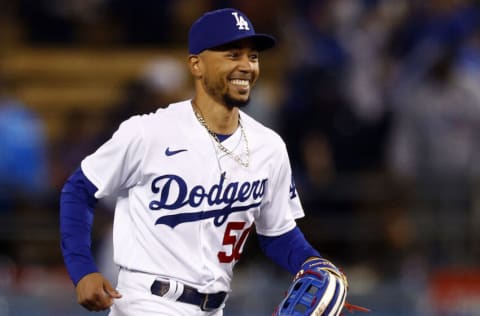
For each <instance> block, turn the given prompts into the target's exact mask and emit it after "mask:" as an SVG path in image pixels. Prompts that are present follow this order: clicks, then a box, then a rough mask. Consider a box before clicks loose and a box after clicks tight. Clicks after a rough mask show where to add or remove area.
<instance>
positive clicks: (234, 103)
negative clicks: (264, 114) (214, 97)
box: [223, 94, 250, 108]
mask: <svg viewBox="0 0 480 316" xmlns="http://www.w3.org/2000/svg"><path fill="white" fill-rule="evenodd" d="M223 100H224V102H225V104H226V105H227V106H229V107H232V108H233V107H237V108H243V107H246V106H247V105H248V104H249V103H250V94H246V95H238V96H231V95H229V94H227V95H225V96H224V97H223Z"/></svg>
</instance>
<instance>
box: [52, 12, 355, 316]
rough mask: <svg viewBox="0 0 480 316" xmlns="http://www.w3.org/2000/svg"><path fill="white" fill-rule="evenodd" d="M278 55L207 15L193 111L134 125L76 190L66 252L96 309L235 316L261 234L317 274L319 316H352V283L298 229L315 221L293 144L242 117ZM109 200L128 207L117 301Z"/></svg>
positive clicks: (193, 56) (192, 39) (160, 114)
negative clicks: (265, 56) (250, 240)
mask: <svg viewBox="0 0 480 316" xmlns="http://www.w3.org/2000/svg"><path fill="white" fill-rule="evenodd" d="M274 44H275V39H274V38H273V37H271V36H270V35H265V34H258V33H255V30H254V28H253V25H252V24H251V22H250V21H249V19H248V18H247V17H246V16H245V15H244V14H243V13H242V12H240V11H238V10H235V9H221V10H216V11H212V12H207V13H206V14H204V15H203V16H201V17H200V18H199V19H198V20H197V21H196V22H195V23H194V24H193V25H192V27H191V29H190V33H189V56H188V67H189V69H190V72H191V74H192V76H193V78H194V81H195V96H194V97H193V99H191V100H185V101H181V102H178V103H174V104H170V105H169V106H168V107H167V108H163V107H161V108H160V109H159V110H157V111H156V112H155V113H150V114H145V115H137V116H133V117H131V118H129V119H128V120H126V121H125V122H123V123H122V124H121V125H120V127H119V129H118V130H117V131H116V132H115V133H114V135H113V136H112V138H111V139H110V140H109V141H107V142H106V143H105V144H103V145H102V146H101V147H100V148H98V149H97V151H95V152H94V153H92V154H91V155H89V156H87V157H86V158H85V159H84V160H83V161H82V163H81V167H80V168H79V169H78V170H77V171H75V172H74V173H73V175H72V176H71V177H70V178H69V180H68V181H67V183H66V184H65V186H64V188H63V190H62V193H61V209H60V219H61V221H60V228H61V241H62V252H63V256H64V259H65V264H66V267H67V270H68V272H69V274H70V276H71V278H72V281H73V283H74V284H75V286H76V292H77V298H78V302H79V303H80V304H81V305H83V306H84V307H85V308H87V309H88V310H91V311H99V310H104V309H108V308H110V310H111V311H110V315H113V316H118V315H134V316H149V315H152V316H153V315H171V316H179V315H180V316H182V315H185V316H191V315H202V316H203V315H216V316H219V315H223V308H224V306H225V302H226V301H227V298H228V293H229V292H230V282H231V279H232V277H233V268H234V265H235V264H236V262H237V261H238V260H239V259H240V256H241V254H242V251H243V246H244V244H245V241H246V239H247V237H248V235H249V232H250V231H251V229H252V228H253V227H255V229H256V232H257V234H258V236H259V242H260V245H261V247H262V249H263V250H264V252H265V253H266V255H267V256H268V257H270V258H272V260H273V261H274V262H276V263H277V264H279V265H280V266H282V267H284V268H285V269H286V270H288V271H289V272H291V273H292V274H297V273H298V272H299V271H301V274H303V273H304V271H313V270H315V273H316V274H315V275H318V276H319V278H320V279H321V282H322V285H321V286H320V287H319V288H318V291H317V294H316V295H317V296H318V297H319V298H320V299H318V302H319V303H321V304H320V305H319V307H318V308H317V306H316V305H315V304H313V303H312V304H313V305H315V306H314V310H316V312H317V314H318V315H338V314H339V313H340V311H341V310H342V308H343V304H344V302H345V296H346V290H347V285H346V279H345V277H344V275H343V274H342V273H341V272H340V271H338V269H337V268H336V267H335V266H334V265H333V264H331V263H330V262H329V261H327V260H325V259H322V258H321V257H320V255H319V253H318V251H316V250H315V249H313V248H312V246H311V245H310V244H309V243H308V242H307V241H306V240H305V238H304V236H303V234H302V233H301V231H300V230H299V229H298V227H297V226H296V222H295V220H296V219H297V218H300V217H303V216H304V211H303V209H302V206H301V203H300V200H299V197H298V194H297V191H296V189H295V184H294V182H293V177H292V172H291V168H290V162H289V159H288V154H287V150H286V147H285V144H284V142H283V140H282V139H281V138H280V137H279V136H278V135H277V134H276V133H275V132H274V131H272V130H270V129H268V128H266V127H265V126H263V125H261V124H260V123H259V122H257V121H256V120H254V119H253V118H252V117H250V116H248V115H247V114H246V113H244V112H243V111H242V110H241V109H240V108H242V107H244V106H246V105H247V104H248V102H249V100H250V95H251V92H252V89H253V87H254V85H255V82H256V81H257V79H258V77H259V74H260V67H259V53H260V52H261V51H263V50H265V49H268V48H271V47H273V46H274ZM109 195H114V196H115V197H116V201H117V202H116V208H115V219H114V226H113V240H114V261H115V263H116V264H117V265H118V266H119V267H120V272H119V275H118V285H117V286H116V289H114V288H113V287H112V285H111V284H110V282H109V281H108V280H107V279H105V277H104V276H103V275H102V274H100V273H99V272H98V270H97V268H96V265H95V263H94V260H93V257H92V253H91V249H90V231H91V226H92V221H93V209H94V206H95V203H96V201H97V199H100V198H103V197H105V196H109ZM301 274H297V275H298V276H300V275H301ZM312 275H313V273H312ZM313 285H314V284H313ZM313 285H312V286H313ZM324 293H326V294H325V295H324ZM315 302H317V300H315ZM288 304H290V301H288ZM312 304H309V305H310V308H312V306H313V305H312ZM291 305H292V306H294V304H291ZM317 305H318V304H317ZM272 309H273V307H272ZM320 309H321V310H320ZM324 310H325V314H323V311H324ZM278 311H279V312H280V313H281V315H294V314H293V313H294V311H292V310H290V311H287V310H285V309H282V307H281V306H280V308H279V309H278ZM304 314H305V315H307V314H306V313H304ZM295 315H297V314H295ZM308 315H309V314H308Z"/></svg>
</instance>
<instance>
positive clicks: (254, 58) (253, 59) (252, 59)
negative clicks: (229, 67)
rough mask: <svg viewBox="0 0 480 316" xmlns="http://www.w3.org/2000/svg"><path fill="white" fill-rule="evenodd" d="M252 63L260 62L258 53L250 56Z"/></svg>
mask: <svg viewBox="0 0 480 316" xmlns="http://www.w3.org/2000/svg"><path fill="white" fill-rule="evenodd" d="M249 58H250V60H251V61H257V60H258V53H254V54H250V56H249Z"/></svg>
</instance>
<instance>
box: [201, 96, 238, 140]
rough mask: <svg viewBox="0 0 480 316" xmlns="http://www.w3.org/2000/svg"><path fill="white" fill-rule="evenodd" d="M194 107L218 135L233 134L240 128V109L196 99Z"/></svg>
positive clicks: (208, 100)
mask: <svg viewBox="0 0 480 316" xmlns="http://www.w3.org/2000/svg"><path fill="white" fill-rule="evenodd" d="M192 107H193V110H194V111H197V112H198V113H199V114H200V115H201V116H202V117H203V119H204V120H205V122H206V123H207V125H208V127H209V128H210V129H211V130H212V131H213V132H215V133H217V134H224V135H229V134H233V133H234V132H235V130H236V129H237V127H238V108H229V107H227V106H225V105H222V104H219V103H217V102H215V101H213V100H210V99H202V98H198V97H196V98H194V99H193V100H192Z"/></svg>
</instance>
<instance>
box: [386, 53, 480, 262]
mask: <svg viewBox="0 0 480 316" xmlns="http://www.w3.org/2000/svg"><path fill="white" fill-rule="evenodd" d="M455 53H456V51H452V50H451V49H448V50H445V51H444V52H443V55H441V58H438V59H436V60H435V61H434V63H433V65H432V66H431V67H430V68H429V69H428V71H427V72H426V73H425V77H424V78H423V79H422V80H421V81H417V82H416V84H415V85H412V88H411V89H410V91H409V94H408V97H407V98H405V97H402V98H401V99H395V109H396V119H395V129H394V133H393V139H392V144H391V160H390V163H391V167H392V171H393V172H394V174H395V175H396V176H397V178H399V179H405V180H407V181H408V182H407V183H413V184H414V185H415V186H414V187H413V188H412V192H413V194H414V197H415V198H416V200H415V201H416V204H414V208H415V209H414V212H415V213H414V214H412V216H413V218H414V220H415V222H416V225H417V227H416V233H417V237H418V238H420V239H421V240H418V242H422V241H425V244H423V245H420V246H423V248H422V249H424V250H425V251H426V253H428V254H430V255H431V259H433V260H434V262H435V263H437V264H445V263H453V262H454V261H457V262H458V260H459V258H468V257H469V256H470V253H469V250H468V249H469V243H471V242H472V241H471V239H470V238H471V235H470V234H471V231H470V230H469V229H468V228H469V227H470V225H469V222H470V221H471V219H472V213H471V212H472V197H473V196H472V194H473V192H472V189H473V186H472V184H473V181H474V180H475V179H478V176H479V173H478V166H476V165H477V163H476V162H477V161H478V157H479V154H480V138H479V136H480V106H479V105H480V99H479V98H478V96H477V95H475V94H474V93H472V92H471V91H470V90H469V89H467V88H466V87H465V86H464V85H463V84H462V82H464V81H463V80H462V79H461V77H459V75H460V73H458V72H456V71H455V69H456V68H455V67H454V65H455V58H456V56H457V55H456V54H455ZM413 87H414V88H413Z"/></svg>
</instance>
